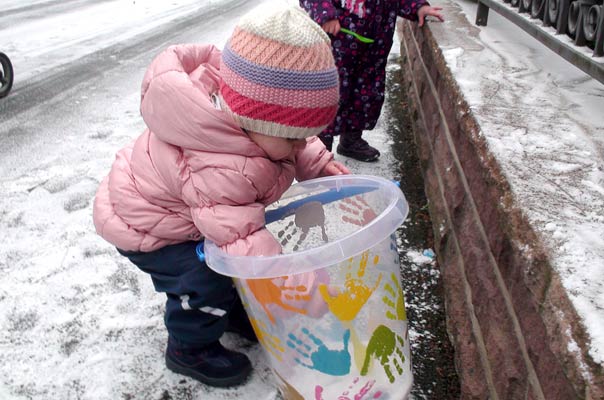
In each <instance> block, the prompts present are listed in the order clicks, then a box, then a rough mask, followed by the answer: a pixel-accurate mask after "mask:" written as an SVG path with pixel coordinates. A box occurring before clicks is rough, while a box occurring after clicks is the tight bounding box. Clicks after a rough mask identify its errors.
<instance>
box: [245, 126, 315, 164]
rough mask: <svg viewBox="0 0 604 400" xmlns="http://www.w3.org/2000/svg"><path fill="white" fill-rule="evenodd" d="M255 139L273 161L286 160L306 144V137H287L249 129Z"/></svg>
mask: <svg viewBox="0 0 604 400" xmlns="http://www.w3.org/2000/svg"><path fill="white" fill-rule="evenodd" d="M248 135H249V137H250V139H252V140H253V141H254V143H256V144H257V145H258V146H259V147H260V148H261V149H262V150H264V151H265V152H266V154H267V155H268V157H269V158H270V159H271V160H273V161H279V160H284V159H286V158H290V157H292V156H293V155H294V153H295V152H296V151H298V150H299V149H302V148H304V147H305V146H306V139H285V138H280V137H274V136H267V135H262V134H260V133H256V132H250V131H248Z"/></svg>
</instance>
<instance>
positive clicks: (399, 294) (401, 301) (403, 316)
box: [382, 272, 407, 321]
mask: <svg viewBox="0 0 604 400" xmlns="http://www.w3.org/2000/svg"><path fill="white" fill-rule="evenodd" d="M393 286H394V287H393ZM394 288H396V290H395V289H394ZM384 290H385V291H386V295H384V297H382V301H383V302H384V304H386V305H387V306H388V307H389V309H387V310H386V317H387V318H388V319H393V320H399V321H406V320H407V311H406V310H405V297H404V295H403V288H402V287H401V284H400V282H399V279H398V277H397V276H396V274H395V273H394V272H393V273H392V274H391V275H390V282H386V284H385V285H384Z"/></svg>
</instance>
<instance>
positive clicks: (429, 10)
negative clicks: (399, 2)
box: [417, 5, 445, 26]
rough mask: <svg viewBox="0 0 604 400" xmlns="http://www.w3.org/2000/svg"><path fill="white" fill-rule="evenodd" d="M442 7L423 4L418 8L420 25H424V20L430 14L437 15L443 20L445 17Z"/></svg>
mask: <svg viewBox="0 0 604 400" xmlns="http://www.w3.org/2000/svg"><path fill="white" fill-rule="evenodd" d="M442 9H443V8H442V7H432V6H429V5H425V6H421V7H420V9H419V10H417V19H418V26H424V22H425V20H426V17H427V16H428V15H430V16H432V17H436V18H438V19H439V20H440V22H443V21H444V20H445V17H443V15H442V14H441V12H440V11H441V10H442Z"/></svg>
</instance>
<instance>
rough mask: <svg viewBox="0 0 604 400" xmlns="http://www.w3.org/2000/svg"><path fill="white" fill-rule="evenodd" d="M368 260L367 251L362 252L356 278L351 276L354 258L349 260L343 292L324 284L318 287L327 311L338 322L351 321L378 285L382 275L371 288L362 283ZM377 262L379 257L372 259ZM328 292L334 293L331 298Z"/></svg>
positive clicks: (380, 275)
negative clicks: (327, 308)
mask: <svg viewBox="0 0 604 400" xmlns="http://www.w3.org/2000/svg"><path fill="white" fill-rule="evenodd" d="M368 259H369V251H365V252H363V254H362V255H361V260H360V262H359V266H358V267H359V268H358V270H357V272H356V277H353V274H352V264H353V261H354V258H351V259H350V260H349V263H348V269H349V271H348V273H347V274H346V281H345V283H344V287H345V290H344V291H342V292H340V291H339V290H338V289H337V288H333V287H328V286H327V285H325V284H321V285H319V292H320V293H321V296H322V297H323V300H325V302H326V303H327V305H328V307H329V310H330V311H331V312H332V313H333V314H334V315H335V316H336V318H338V319H339V320H340V321H352V320H353V319H354V318H355V317H356V315H357V314H358V312H359V311H360V309H361V308H362V307H363V305H365V303H366V302H367V300H369V297H370V296H371V294H372V293H373V292H374V291H375V290H376V289H377V287H378V286H379V284H380V281H381V279H382V274H379V276H378V278H377V282H376V283H375V285H374V286H373V287H371V288H370V287H369V286H367V285H366V284H365V282H364V279H363V277H364V276H365V269H366V268H367V262H368ZM378 261H379V257H377V256H376V257H374V259H373V263H374V264H377V263H378ZM330 291H332V292H335V293H336V294H335V295H334V296H332V295H331V294H330Z"/></svg>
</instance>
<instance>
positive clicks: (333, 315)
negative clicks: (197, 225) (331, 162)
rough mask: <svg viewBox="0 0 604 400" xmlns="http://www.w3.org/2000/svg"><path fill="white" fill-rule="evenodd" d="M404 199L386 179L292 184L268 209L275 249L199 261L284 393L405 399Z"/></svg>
mask: <svg viewBox="0 0 604 400" xmlns="http://www.w3.org/2000/svg"><path fill="white" fill-rule="evenodd" d="M407 213H408V205H407V202H406V200H405V197H404V195H403V194H402V192H401V190H400V189H399V187H398V186H397V185H396V184H395V183H393V182H391V181H389V180H386V179H383V178H379V177H374V176H364V175H345V176H333V177H326V178H319V179H314V180H309V181H305V182H300V183H296V184H295V185H293V186H292V187H291V188H290V189H289V190H288V191H287V192H285V193H284V195H283V196H282V198H281V199H280V200H279V201H278V202H276V203H274V204H272V205H271V206H270V207H268V208H267V212H266V219H267V225H266V227H267V229H268V230H269V231H270V232H272V233H273V235H274V236H275V237H276V238H277V239H278V240H279V241H280V243H281V245H282V246H283V254H280V255H277V256H271V257H238V256H229V255H228V254H226V253H225V252H223V251H221V250H220V249H219V248H218V247H217V246H216V245H215V244H213V243H212V242H210V241H208V240H206V242H205V245H204V253H205V260H206V262H207V264H208V265H209V266H210V268H212V269H213V270H215V271H216V272H218V273H221V274H223V275H228V276H231V277H233V278H235V279H234V281H235V285H236V287H237V290H238V292H239V295H240V296H241V298H242V300H243V303H244V306H245V308H246V311H247V313H248V316H249V317H250V320H251V322H252V325H253V326H254V330H255V331H256V335H257V336H258V339H259V341H260V344H261V345H262V347H263V349H264V350H265V353H266V355H267V357H268V358H269V359H270V365H271V367H272V369H273V372H274V375H275V378H276V380H277V383H278V385H279V388H280V391H281V393H282V394H283V397H284V398H285V399H288V400H292V399H312V400H318V399H324V400H328V399H337V398H340V397H341V396H345V397H347V398H359V399H360V398H363V399H365V398H366V399H380V400H385V399H397V400H399V399H405V398H406V397H407V395H408V394H409V392H410V390H411V385H412V382H413V377H412V373H411V360H410V353H409V340H408V334H407V317H406V312H405V304H404V295H403V291H402V287H401V283H400V281H401V276H400V264H399V255H398V251H397V244H396V237H395V234H394V232H395V230H396V229H397V228H398V227H399V226H400V225H401V224H402V223H403V222H404V220H405V218H406V217H407Z"/></svg>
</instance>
